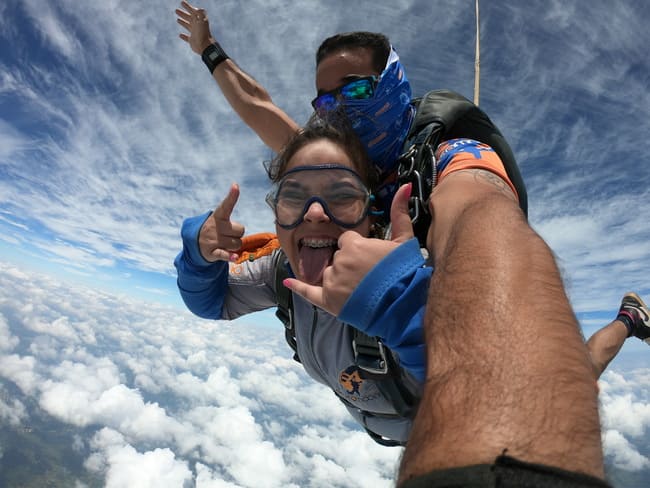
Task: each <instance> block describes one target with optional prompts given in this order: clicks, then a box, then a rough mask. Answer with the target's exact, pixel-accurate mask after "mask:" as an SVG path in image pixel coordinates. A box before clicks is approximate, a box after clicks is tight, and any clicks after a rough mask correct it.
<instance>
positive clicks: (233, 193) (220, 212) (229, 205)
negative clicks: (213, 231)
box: [213, 183, 239, 220]
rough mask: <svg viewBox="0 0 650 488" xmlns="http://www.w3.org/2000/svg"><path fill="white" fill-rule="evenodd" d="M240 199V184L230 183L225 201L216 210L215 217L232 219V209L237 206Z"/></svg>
mask: <svg viewBox="0 0 650 488" xmlns="http://www.w3.org/2000/svg"><path fill="white" fill-rule="evenodd" d="M238 199H239V185H238V184H237V183H233V184H232V185H230V190H229V191H228V195H226V198H224V199H223V201H222V202H221V203H220V204H219V206H218V207H217V208H216V210H215V211H214V214H213V215H214V218H215V219H221V220H230V214H232V211H233V209H234V208H235V205H236V204H237V200H238Z"/></svg>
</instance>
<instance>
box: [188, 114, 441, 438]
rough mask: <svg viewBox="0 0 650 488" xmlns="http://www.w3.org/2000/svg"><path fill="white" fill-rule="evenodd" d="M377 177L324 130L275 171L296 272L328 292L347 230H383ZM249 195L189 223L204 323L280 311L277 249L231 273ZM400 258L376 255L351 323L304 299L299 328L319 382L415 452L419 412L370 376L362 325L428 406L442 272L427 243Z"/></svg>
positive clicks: (349, 139) (350, 139)
mask: <svg viewBox="0 0 650 488" xmlns="http://www.w3.org/2000/svg"><path fill="white" fill-rule="evenodd" d="M370 168H371V166H370V164H369V161H368V159H367V156H366V153H365V150H364V149H363V147H362V146H361V144H360V143H359V141H358V139H357V138H356V136H355V135H354V133H352V132H351V131H347V130H341V129H338V128H336V127H335V126H332V125H328V124H325V123H322V122H321V123H315V124H312V125H309V126H307V127H306V128H305V130H304V131H302V132H301V133H299V134H298V135H297V136H296V137H295V138H294V139H293V140H292V141H291V142H289V144H288V145H287V146H286V147H285V149H284V150H283V151H282V152H281V153H280V154H279V155H278V157H277V158H276V159H275V160H274V161H273V162H272V163H271V165H270V166H269V168H268V171H269V176H270V178H271V180H272V181H273V183H274V185H273V189H272V190H271V192H270V193H269V195H268V197H267V202H268V203H269V204H270V205H271V207H272V208H273V210H274V213H275V216H276V232H277V237H278V240H279V244H280V247H281V249H282V251H283V252H284V253H285V254H286V257H287V260H288V263H289V267H290V270H289V272H290V275H292V276H295V277H296V278H298V279H300V280H301V281H304V282H306V283H309V284H313V285H319V284H320V283H321V282H322V280H323V273H324V270H325V269H326V268H327V266H329V265H330V263H331V261H332V257H333V254H334V253H335V252H336V250H337V244H338V240H339V238H340V237H341V236H342V235H343V234H344V233H346V232H350V231H352V232H357V233H358V234H360V235H361V236H364V237H368V236H373V235H375V234H377V233H378V231H377V229H376V228H375V226H374V223H373V209H372V202H373V197H372V192H371V189H372V187H373V174H372V172H371V170H370ZM407 193H408V188H403V189H401V190H400V193H398V196H396V201H400V199H401V200H404V199H405V198H406V199H408V194H407ZM237 198H238V188H237V186H236V185H233V186H232V187H231V191H230V193H229V195H228V196H227V197H226V199H225V200H224V201H223V202H222V204H221V205H220V206H219V207H218V208H217V209H216V210H215V211H214V212H213V213H206V214H203V215H201V216H198V217H195V218H192V219H188V220H186V221H185V222H184V223H183V228H182V231H181V234H182V237H183V251H182V252H181V253H180V254H179V256H178V257H177V258H176V261H175V265H176V268H177V270H178V286H179V289H180V291H181V295H182V297H183V299H184V301H185V303H186V305H187V306H188V308H189V309H190V310H191V311H192V312H194V313H195V314H197V315H199V316H201V317H204V318H212V319H234V318H236V317H239V316H241V315H244V314H246V313H251V312H254V311H257V310H262V309H266V308H272V307H275V306H277V304H278V299H277V295H276V291H275V281H274V271H275V264H274V263H275V261H276V253H277V251H276V252H274V253H269V254H267V255H264V256H261V257H258V258H257V259H254V260H252V261H251V260H244V261H242V262H240V263H238V264H231V266H230V272H229V266H228V261H231V262H232V261H234V260H236V259H237V258H238V257H239V256H238V254H237V252H236V251H237V250H239V249H240V248H241V246H242V236H243V234H244V228H243V226H241V225H240V224H238V223H236V222H232V221H231V220H230V214H231V212H232V209H233V208H234V205H235V203H236V201H237ZM393 249H394V250H392V251H391V252H390V253H388V255H386V256H384V257H383V259H382V256H376V257H375V258H373V259H375V261H376V262H379V261H380V260H381V262H380V263H379V264H378V265H377V266H375V268H373V270H372V271H371V273H370V274H369V275H368V276H366V277H365V278H364V279H363V280H362V282H361V283H360V284H359V286H357V287H356V288H355V290H354V292H353V293H352V295H351V296H350V297H349V300H348V302H347V303H346V306H345V307H344V309H343V310H342V311H341V314H340V315H341V316H345V320H344V321H342V320H340V319H338V318H337V317H335V316H333V315H331V314H330V313H328V312H326V311H324V310H321V309H319V308H317V307H315V306H313V305H312V304H310V303H309V302H308V301H306V300H305V299H303V298H302V297H300V296H299V295H297V294H293V314H294V320H293V324H294V327H295V337H296V343H297V344H296V346H297V353H298V356H299V357H300V361H301V363H302V365H303V367H304V368H305V370H306V371H307V373H308V374H309V375H310V376H311V377H312V378H314V379H315V380H317V381H319V382H320V383H323V384H325V385H327V386H328V387H330V388H331V389H332V390H333V391H334V392H335V393H336V394H337V395H338V396H339V398H341V400H342V401H343V403H344V404H345V405H346V407H347V408H348V410H349V411H350V413H351V414H352V415H353V417H354V418H355V419H356V420H357V421H358V422H359V423H360V424H361V425H363V426H364V427H365V428H366V429H367V430H368V431H369V433H371V435H372V436H373V437H374V438H376V439H377V438H379V440H381V439H384V440H385V439H390V440H393V441H397V442H398V443H404V442H406V440H407V439H408V434H409V431H410V426H411V417H412V414H413V413H414V412H413V411H412V410H411V411H404V410H401V411H398V410H399V409H397V408H396V407H395V402H394V401H393V400H392V399H391V395H392V394H391V393H390V391H387V390H389V389H388V388H386V387H385V385H386V384H387V382H386V381H385V378H383V377H382V376H381V375H380V374H370V373H368V372H367V371H366V370H364V369H363V368H361V367H359V364H357V360H356V358H355V352H356V351H355V349H356V348H355V346H354V344H355V342H354V341H355V328H354V327H352V326H351V325H354V326H355V327H356V328H357V329H362V330H364V331H365V332H366V334H368V335H369V336H379V337H380V338H381V339H382V342H383V345H384V346H387V347H388V349H389V352H388V354H389V362H391V363H393V366H394V368H395V370H396V372H397V377H398V381H396V380H395V371H393V372H392V373H391V374H392V376H393V377H392V382H390V383H391V385H392V386H391V388H392V387H395V386H396V387H397V388H398V389H399V388H402V389H404V390H407V391H406V392H405V394H411V395H412V396H416V397H417V395H418V393H419V387H420V385H421V382H422V381H423V379H424V346H423V344H424V341H423V337H422V328H421V324H422V315H423V313H424V304H425V303H426V291H427V283H428V280H429V278H430V276H431V268H427V267H425V266H424V264H425V262H424V258H423V257H422V254H421V253H420V249H419V246H418V243H417V240H416V239H412V240H410V241H408V242H407V243H404V244H401V245H400V244H397V243H394V246H393ZM373 274H374V275H373ZM348 324H351V325H348ZM378 324H381V330H379V329H376V326H377V325H378ZM386 331H389V332H386ZM377 332H381V333H377Z"/></svg>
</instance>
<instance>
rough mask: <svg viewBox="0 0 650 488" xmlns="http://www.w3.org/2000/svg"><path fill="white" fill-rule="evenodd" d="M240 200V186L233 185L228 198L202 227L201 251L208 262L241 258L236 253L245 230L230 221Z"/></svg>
mask: <svg viewBox="0 0 650 488" xmlns="http://www.w3.org/2000/svg"><path fill="white" fill-rule="evenodd" d="M238 198H239V185H237V184H236V183H233V184H232V185H231V186H230V191H229V192H228V195H227V196H226V198H224V200H223V201H222V202H221V204H220V205H219V206H218V207H217V208H216V209H215V211H214V212H212V215H210V217H208V219H207V220H206V221H205V222H204V223H203V225H202V226H201V230H200V231H199V250H200V251H201V256H203V259H205V260H206V261H209V262H215V261H235V260H236V259H237V258H238V257H239V256H238V254H237V253H236V251H237V250H238V249H239V248H240V247H241V245H242V241H241V238H242V236H243V235H244V230H245V229H244V226H243V225H241V224H239V223H238V222H232V221H231V220H230V215H231V214H232V211H233V209H234V208H235V205H236V204H237V199H238Z"/></svg>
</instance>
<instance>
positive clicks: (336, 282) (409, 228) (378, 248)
mask: <svg viewBox="0 0 650 488" xmlns="http://www.w3.org/2000/svg"><path fill="white" fill-rule="evenodd" d="M410 196H411V185H404V186H402V187H400V188H399V190H397V193H396V194H395V197H394V198H393V203H392V204H391V209H390V216H391V222H392V228H393V237H392V239H391V240H389V241H387V240H383V239H372V238H368V237H363V236H361V235H359V234H358V233H357V232H354V231H347V232H344V233H343V234H341V236H340V237H339V250H338V251H336V252H335V253H334V257H333V259H332V264H331V266H328V267H327V268H325V271H324V272H323V284H322V286H317V285H310V284H308V283H305V282H303V281H300V280H298V279H295V278H288V279H287V280H285V282H284V283H285V286H287V287H288V288H290V289H291V290H292V291H294V292H296V293H297V294H298V295H300V296H302V297H304V298H306V299H307V300H308V301H310V302H311V303H313V304H314V305H316V306H317V307H319V308H321V309H323V310H325V311H327V312H329V313H331V314H332V315H338V314H339V313H340V312H341V309H342V308H343V306H344V305H345V302H347V300H348V298H349V297H350V295H351V294H352V292H353V291H354V290H355V288H356V287H357V286H358V285H359V283H360V282H361V280H363V278H364V277H365V276H366V275H367V274H368V272H370V270H371V269H372V268H373V267H374V266H375V265H376V264H377V263H378V262H379V261H381V260H382V259H383V258H384V257H385V256H387V255H388V254H390V252H392V251H393V250H394V249H395V248H397V247H398V246H399V245H400V244H402V243H403V242H406V241H408V240H409V239H411V238H412V237H413V225H412V224H411V218H410V216H409V212H408V201H409V198H410Z"/></svg>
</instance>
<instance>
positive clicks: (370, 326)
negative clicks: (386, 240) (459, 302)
mask: <svg viewBox="0 0 650 488" xmlns="http://www.w3.org/2000/svg"><path fill="white" fill-rule="evenodd" d="M424 264H425V261H424V257H423V256H422V253H421V252H420V246H419V244H418V241H417V239H415V238H413V239H411V240H409V241H407V242H405V243H404V244H402V245H401V246H399V247H398V248H397V249H395V250H394V251H393V252H391V253H390V254H389V255H388V256H386V257H384V259H382V260H381V261H380V262H379V263H377V264H376V265H375V267H374V268H373V269H371V270H370V273H368V274H367V275H366V276H365V278H364V279H363V280H362V281H361V283H359V286H357V288H356V289H355V290H354V292H353V293H352V295H350V297H349V298H348V300H347V302H345V305H344V306H343V309H342V310H341V313H340V314H339V319H340V320H341V321H343V322H345V323H348V324H350V325H352V326H353V327H356V328H358V329H359V330H361V331H363V332H364V333H366V334H368V335H370V336H375V337H379V338H380V339H381V340H382V342H383V343H384V344H385V345H386V346H388V347H389V348H390V349H391V350H392V351H394V352H396V353H397V354H398V355H399V358H400V363H401V365H402V366H403V367H404V368H405V369H407V370H408V371H409V372H410V373H411V374H413V375H414V376H415V377H416V378H417V379H418V380H419V381H424V377H425V368H426V354H425V353H426V348H425V344H424V332H423V328H422V325H423V319H424V310H425V306H426V302H427V292H428V290H429V280H430V279H431V274H432V273H433V268H431V267H425V266H424Z"/></svg>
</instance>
